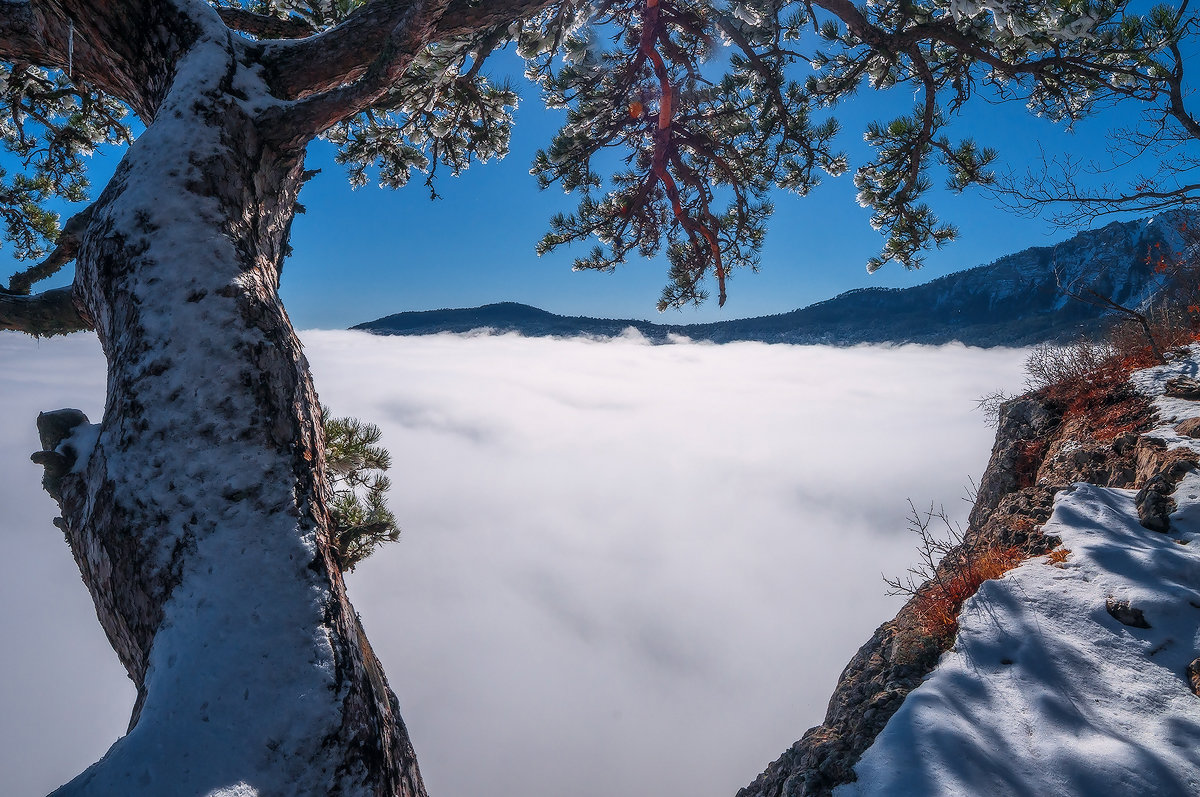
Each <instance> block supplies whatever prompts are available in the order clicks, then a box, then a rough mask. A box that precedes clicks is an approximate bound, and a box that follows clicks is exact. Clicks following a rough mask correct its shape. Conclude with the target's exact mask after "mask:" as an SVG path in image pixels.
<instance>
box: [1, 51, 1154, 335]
mask: <svg viewBox="0 0 1200 797" xmlns="http://www.w3.org/2000/svg"><path fill="white" fill-rule="evenodd" d="M492 71H493V74H496V73H498V72H499V73H503V72H504V71H508V72H509V73H510V74H512V75H515V76H516V77H517V80H516V82H517V84H518V87H519V90H520V91H521V94H522V97H523V100H522V103H521V106H520V107H519V108H518V110H517V112H516V118H517V124H516V128H515V130H514V133H513V141H512V151H511V153H510V154H509V156H508V157H507V158H506V159H505V160H503V161H499V162H495V161H494V162H491V163H488V164H484V165H476V166H474V167H472V168H471V169H470V170H468V171H467V172H466V173H465V174H464V175H463V176H461V177H460V178H457V179H454V178H451V177H449V176H448V175H446V176H444V177H440V178H439V184H438V187H437V188H438V192H439V193H440V194H441V197H442V198H441V199H438V200H436V201H431V200H430V199H429V193H428V191H427V190H426V189H425V187H424V185H423V180H422V179H421V177H420V176H419V175H418V176H417V177H414V179H413V181H412V183H411V184H410V185H409V186H408V187H406V188H405V189H402V190H400V191H391V190H387V189H380V188H377V187H374V186H368V187H366V188H362V189H359V190H357V191H352V190H351V189H350V187H349V184H348V183H347V181H346V179H345V174H344V170H343V169H342V167H340V166H338V165H337V164H335V163H334V161H333V150H332V147H330V146H329V145H328V144H326V143H324V142H316V143H314V144H313V145H312V146H311V148H310V151H309V159H308V165H309V168H319V169H321V173H320V174H319V175H318V176H317V177H315V178H314V179H313V180H312V181H311V182H309V183H308V184H307V185H306V186H305V188H304V190H303V192H302V193H301V196H300V201H301V203H302V204H303V205H304V206H305V207H306V208H307V211H308V212H307V213H306V214H304V215H301V216H299V217H298V218H297V220H296V222H295V224H294V227H293V233H292V245H293V248H294V254H293V256H292V257H291V258H290V259H289V260H288V261H287V263H286V265H285V267H284V273H283V298H284V302H285V304H286V306H287V308H288V311H289V313H290V314H291V316H292V319H293V322H294V323H295V324H296V326H297V327H299V328H314V327H319V328H344V327H347V326H351V325H353V324H357V323H360V322H363V321H369V320H372V319H375V318H378V317H380V316H384V315H388V314H390V313H395V312H400V311H404V310H428V309H435V308H443V307H470V306H475V305H479V304H485V303H488V302H496V301H519V302H524V303H527V304H532V305H536V306H538V307H542V308H544V309H547V310H550V311H553V312H557V313H562V314H579V315H591V316H600V317H610V318H612V317H621V318H646V319H650V320H660V321H664V322H672V323H688V322H693V321H710V320H717V319H722V318H741V317H747V316H755V315H764V314H770V313H781V312H787V311H789V310H793V309H795V308H797V307H802V306H804V305H808V304H811V303H813V302H817V301H821V300H823V299H827V298H829V297H831V296H834V295H836V294H837V293H840V292H842V291H846V290H850V289H852V288H859V287H866V286H906V285H913V284H917V283H919V282H925V281H927V280H929V279H933V278H934V277H937V276H940V275H942V274H946V273H949V272H951V271H957V270H961V269H964V268H970V267H972V266H976V265H979V264H981V263H987V262H990V261H992V260H994V259H995V258H997V257H1000V256H1001V255H1004V254H1008V253H1010V252H1013V251H1017V250H1020V249H1022V248H1025V247H1028V246H1037V245H1046V244H1049V243H1052V242H1054V241H1056V240H1058V239H1060V238H1064V237H1067V236H1069V235H1070V234H1071V233H1070V231H1060V230H1055V229H1054V228H1053V226H1052V225H1051V224H1050V223H1049V222H1048V221H1045V220H1041V219H1025V218H1017V217H1013V216H1012V215H1011V214H1009V213H1006V212H1005V211H1003V210H1000V209H998V208H996V207H995V206H994V204H993V202H992V201H991V200H989V199H988V198H987V197H985V196H983V195H982V194H981V193H980V192H978V191H974V192H967V193H966V194H964V195H962V196H954V195H951V194H949V193H946V192H937V193H936V194H935V195H934V196H933V197H932V198H931V199H932V204H933V205H934V209H935V211H936V212H937V213H938V214H939V215H940V216H941V217H942V218H943V219H944V220H946V221H950V222H953V223H954V224H956V225H957V226H958V227H959V229H960V231H961V237H960V239H959V240H958V241H956V242H954V243H952V244H951V245H949V246H947V247H946V248H945V249H943V250H942V251H938V252H932V253H930V254H929V256H928V259H927V265H926V267H925V268H924V269H921V270H920V271H917V272H906V271H905V270H904V269H903V268H901V267H899V266H896V265H894V264H889V265H888V266H885V267H884V268H883V269H882V270H881V271H879V272H877V273H876V274H874V275H868V274H867V273H866V270H865V268H864V263H865V262H866V259H867V258H868V257H869V256H871V255H872V254H875V253H876V252H877V250H878V247H879V246H880V245H881V238H880V236H879V234H878V233H876V232H875V231H873V230H872V229H871V227H870V225H869V224H868V218H869V213H868V212H867V211H866V210H864V209H863V208H860V207H859V206H858V205H857V204H856V203H855V201H854V196H855V191H854V188H853V185H852V184H851V181H850V178H849V175H847V176H844V177H841V178H827V179H826V182H825V184H824V185H823V186H821V187H820V188H819V189H817V190H816V191H815V192H814V193H813V194H811V195H810V196H809V197H807V198H799V197H796V196H795V195H792V194H789V193H786V192H777V194H776V196H775V197H774V201H775V205H776V214H775V216H774V218H773V219H772V221H771V222H770V226H769V230H770V233H769V235H768V238H767V244H766V248H765V251H764V253H763V257H762V268H761V270H760V272H759V273H758V274H754V273H751V272H749V271H739V272H735V274H734V278H733V279H732V280H731V282H730V285H729V301H728V302H727V303H726V305H725V307H724V308H718V307H717V306H716V302H715V301H710V302H708V303H706V304H705V305H704V306H703V307H700V308H698V309H693V308H688V309H685V310H682V311H674V310H671V311H667V312H666V313H665V314H659V313H657V312H656V311H655V309H654V304H655V302H656V300H657V299H658V294H659V291H660V289H661V288H662V286H663V284H664V282H665V280H666V267H665V263H664V262H662V261H657V262H645V261H635V260H631V261H630V262H629V263H628V264H627V265H626V266H624V267H622V268H619V269H618V270H617V271H616V273H613V274H600V273H595V272H583V273H575V272H572V271H571V262H572V260H573V258H574V257H575V255H576V254H578V253H579V252H578V251H576V252H573V251H571V250H569V249H563V250H560V251H558V252H555V253H553V254H551V255H547V256H544V257H541V258H538V257H537V256H536V255H535V254H534V252H533V248H534V244H535V243H536V242H537V241H538V239H539V238H540V237H541V236H542V234H543V233H544V232H545V230H546V225H547V220H548V219H549V217H550V216H551V215H552V214H553V213H555V212H557V211H560V210H570V209H571V208H573V207H574V200H573V198H572V197H569V196H565V195H564V194H563V193H562V192H561V191H560V190H559V189H557V188H554V187H552V188H550V189H548V190H547V191H539V190H538V188H537V185H536V183H535V181H534V179H533V177H531V176H530V175H529V165H530V163H531V161H532V159H533V154H534V152H535V151H536V150H537V149H538V148H539V147H542V146H545V145H546V144H547V143H548V142H549V139H550V136H551V135H552V134H553V132H554V130H555V128H556V125H557V122H558V120H559V119H560V118H561V117H560V116H559V115H558V114H555V113H551V112H547V111H546V110H544V109H543V108H542V106H541V104H540V102H539V100H538V95H537V91H536V89H535V88H534V87H533V86H531V85H529V84H527V83H525V82H524V81H523V79H521V78H520V77H519V71H520V67H519V62H518V61H517V59H516V58H515V57H514V56H511V55H509V54H502V55H501V56H500V57H499V59H498V60H497V63H496V65H495V68H494V69H493V70H492ZM912 103H913V97H912V96H911V94H909V93H908V92H907V91H892V92H890V93H889V94H887V95H886V96H881V95H880V94H878V93H876V92H871V91H869V90H864V91H863V92H861V93H860V94H859V95H858V97H857V98H856V99H855V100H854V101H852V102H850V103H847V104H846V105H844V106H843V107H841V108H840V109H839V114H838V115H839V118H840V119H841V120H842V122H843V129H844V133H843V135H842V142H841V146H842V147H843V148H845V149H846V150H847V151H848V152H849V154H850V156H851V164H852V166H853V165H854V164H856V163H861V162H863V160H864V159H865V157H866V156H867V155H868V154H869V153H868V150H867V148H866V146H865V145H864V144H863V143H862V137H861V136H862V131H863V129H864V127H865V125H866V123H867V122H868V121H870V120H871V119H889V118H892V117H894V116H895V115H898V114H900V113H906V112H908V111H909V110H910V108H911V107H912ZM1135 113H1136V109H1135V108H1133V107H1128V108H1126V109H1123V112H1122V113H1120V114H1116V113H1111V112H1110V113H1108V114H1106V115H1104V116H1102V117H1098V118H1096V119H1090V120H1087V121H1086V122H1085V123H1083V124H1080V125H1079V126H1078V127H1077V129H1076V130H1075V131H1074V132H1068V131H1066V130H1064V129H1063V128H1062V126H1059V125H1054V124H1051V123H1050V122H1049V121H1047V120H1045V119H1039V118H1036V117H1034V116H1032V115H1031V114H1029V113H1028V111H1026V109H1025V108H1024V107H1023V106H1022V105H1020V104H1012V103H1010V104H1005V105H987V104H986V103H976V104H975V105H974V106H973V107H971V108H970V109H969V113H967V114H965V115H964V116H962V117H961V118H960V119H959V120H958V121H957V122H956V123H955V125H954V128H953V129H952V130H951V135H952V137H953V136H963V137H966V136H970V137H974V138H975V139H976V140H977V141H978V142H979V143H980V144H984V145H992V146H995V147H997V148H998V149H999V150H1000V153H1001V168H1005V167H1013V168H1016V169H1018V170H1023V169H1024V168H1025V165H1026V164H1027V163H1028V162H1029V161H1030V159H1032V158H1035V157H1037V155H1038V144H1039V142H1040V143H1041V145H1042V146H1043V147H1045V149H1046V151H1047V152H1048V153H1052V154H1053V153H1061V152H1064V151H1071V152H1073V153H1075V154H1076V155H1085V156H1090V157H1096V158H1102V157H1103V155H1104V146H1105V135H1104V134H1105V133H1106V132H1107V131H1108V130H1109V129H1110V128H1113V127H1116V126H1119V125H1121V124H1123V123H1124V124H1128V123H1129V122H1130V121H1132V119H1133V115H1134V114H1135ZM116 158H117V155H113V154H110V155H106V156H103V157H100V158H98V159H97V163H96V166H95V169H94V178H93V182H94V184H95V187H96V188H97V190H98V189H99V188H101V187H102V186H103V183H104V181H105V180H106V179H107V176H108V174H110V173H111V170H112V168H113V167H114V166H115V164H116ZM942 181H943V178H942V177H941V176H940V175H935V182H937V183H939V184H940V183H941V182H942ZM576 248H577V250H578V249H581V248H582V247H580V246H579V245H577V247H576ZM7 254H8V252H7V248H6V249H5V250H4V251H0V260H4V261H7V260H8V258H7ZM0 264H2V265H8V264H7V263H0ZM18 267H19V266H17V265H15V264H13V265H11V266H10V267H9V268H8V269H7V271H8V273H11V272H12V271H14V270H16V269H17V268H18ZM58 282H59V283H61V282H63V280H61V279H60V280H59V281H58Z"/></svg>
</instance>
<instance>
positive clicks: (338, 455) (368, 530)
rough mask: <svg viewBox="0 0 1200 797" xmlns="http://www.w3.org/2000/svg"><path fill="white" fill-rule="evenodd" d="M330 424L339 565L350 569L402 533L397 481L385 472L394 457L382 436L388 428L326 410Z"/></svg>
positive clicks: (328, 467)
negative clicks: (390, 499)
mask: <svg viewBox="0 0 1200 797" xmlns="http://www.w3.org/2000/svg"><path fill="white" fill-rule="evenodd" d="M321 423H322V425H323V426H324V427H325V472H326V475H327V478H328V480H329V487H330V489H331V490H332V491H333V500H332V501H331V502H330V506H329V513H330V515H331V517H332V521H333V524H332V528H331V530H330V531H331V537H332V539H333V545H334V551H335V552H336V555H337V559H338V564H339V565H341V567H342V569H343V570H344V571H346V572H350V571H352V570H354V568H355V566H357V565H358V563H359V562H361V561H362V560H363V559H365V558H367V557H368V556H370V555H371V554H372V553H374V552H375V551H376V550H377V549H378V548H379V547H380V546H382V545H383V544H384V543H388V542H395V541H396V540H397V539H399V537H400V527H399V526H398V525H397V523H396V517H395V515H393V514H392V512H391V510H389V509H388V507H387V493H388V490H390V489H391V487H392V482H391V479H389V478H388V477H387V476H385V475H384V471H386V470H387V469H388V468H390V467H391V465H392V456H391V454H390V453H389V452H388V450H387V449H385V448H384V447H383V446H380V445H379V444H378V443H379V440H380V438H381V437H382V436H383V433H382V431H381V430H380V429H379V427H378V426H376V425H375V424H373V423H367V422H365V421H361V420H359V419H358V418H333V417H331V415H330V412H329V408H328V407H322V408H321Z"/></svg>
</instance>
